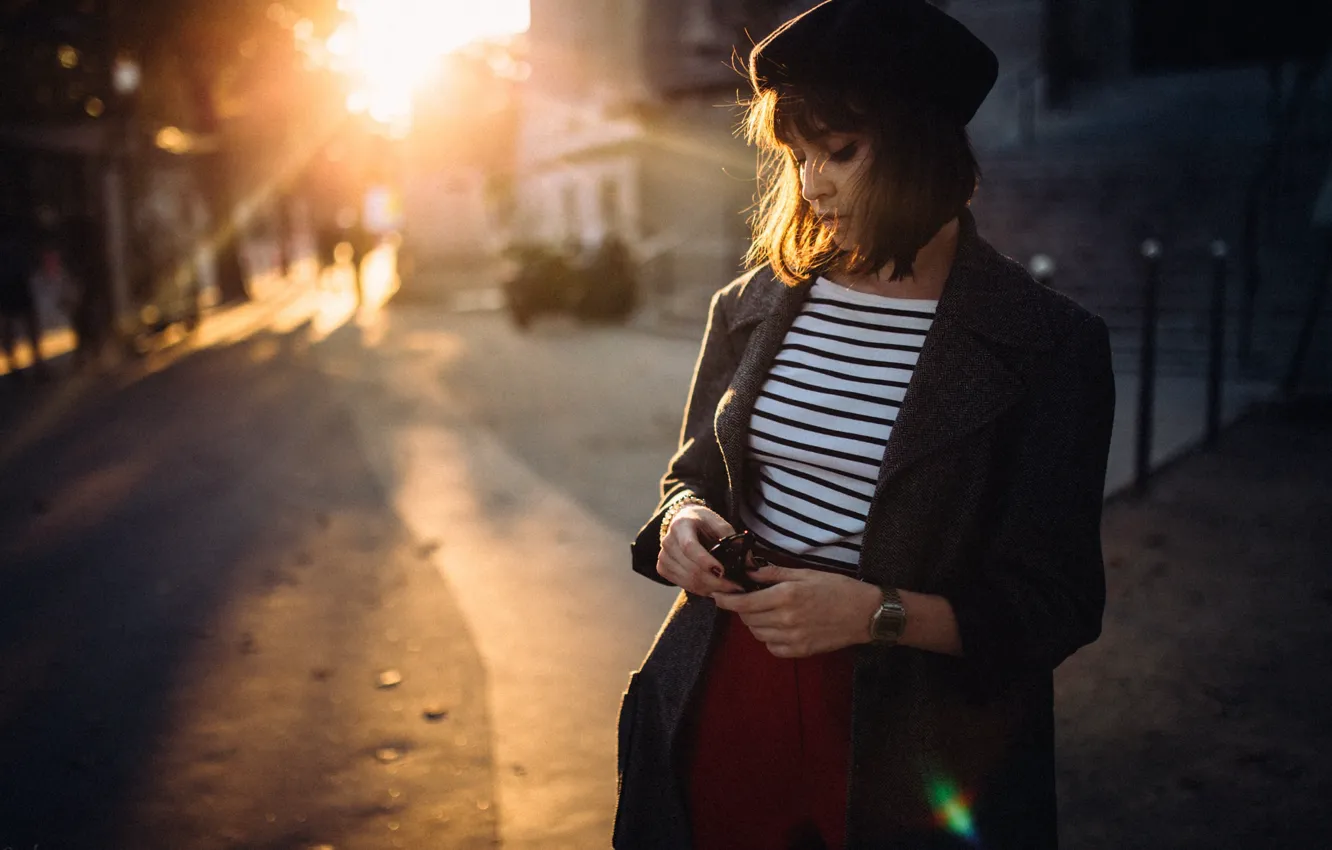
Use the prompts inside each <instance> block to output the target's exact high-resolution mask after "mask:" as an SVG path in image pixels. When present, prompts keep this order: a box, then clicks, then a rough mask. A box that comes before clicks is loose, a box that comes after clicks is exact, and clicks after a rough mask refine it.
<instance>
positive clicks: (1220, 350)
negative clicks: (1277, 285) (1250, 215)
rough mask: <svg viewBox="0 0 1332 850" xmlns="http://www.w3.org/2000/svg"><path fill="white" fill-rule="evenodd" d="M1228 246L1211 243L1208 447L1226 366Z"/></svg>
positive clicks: (1216, 425) (1216, 433) (1215, 432)
mask: <svg viewBox="0 0 1332 850" xmlns="http://www.w3.org/2000/svg"><path fill="white" fill-rule="evenodd" d="M1229 254H1230V249H1229V247H1228V246H1227V245H1226V243H1225V242H1223V241H1222V240H1220V239H1217V240H1215V241H1213V242H1212V321H1211V333H1210V341H1209V345H1208V352H1207V436H1206V445H1207V447H1208V448H1211V447H1212V446H1215V445H1216V441H1217V439H1218V438H1219V437H1220V436H1221V402H1222V398H1221V394H1222V391H1223V389H1224V386H1225V368H1226V271H1227V262H1226V260H1227V257H1228V256H1229Z"/></svg>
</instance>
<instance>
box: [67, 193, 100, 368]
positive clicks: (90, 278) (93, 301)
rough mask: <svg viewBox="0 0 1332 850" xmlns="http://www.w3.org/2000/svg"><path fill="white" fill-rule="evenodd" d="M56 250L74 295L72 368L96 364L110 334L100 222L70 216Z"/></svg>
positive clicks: (89, 216)
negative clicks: (74, 340)
mask: <svg viewBox="0 0 1332 850" xmlns="http://www.w3.org/2000/svg"><path fill="white" fill-rule="evenodd" d="M59 250H60V256H61V258H62V261H63V262H64V264H65V267H66V268H68V269H69V273H70V276H71V277H72V278H73V280H74V284H75V289H76V292H77V295H76V297H75V299H74V310H73V315H72V316H71V319H72V325H73V328H74V335H75V337H76V342H75V348H74V364H75V365H76V366H83V365H85V364H88V363H92V364H96V363H98V362H100V360H101V358H102V354H103V352H104V350H105V347H106V343H107V340H108V337H109V335H110V331H111V304H110V286H111V281H110V270H109V269H108V268H107V262H106V242H105V232H104V229H103V224H102V222H101V221H100V220H98V219H96V218H94V217H93V216H91V215H86V214H81V215H75V216H72V217H71V218H69V219H68V220H67V221H66V222H65V224H64V227H63V228H62V233H61V239H60V243H59Z"/></svg>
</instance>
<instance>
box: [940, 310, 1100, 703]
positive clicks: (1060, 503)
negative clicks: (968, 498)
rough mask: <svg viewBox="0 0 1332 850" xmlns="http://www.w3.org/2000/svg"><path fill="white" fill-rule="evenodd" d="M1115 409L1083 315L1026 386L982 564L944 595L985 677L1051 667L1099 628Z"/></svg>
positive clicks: (968, 654)
mask: <svg viewBox="0 0 1332 850" xmlns="http://www.w3.org/2000/svg"><path fill="white" fill-rule="evenodd" d="M1114 410H1115V381H1114V372H1113V370H1112V367H1111V362H1110V341H1109V334H1108V332H1107V330H1106V326H1105V322H1104V321H1102V320H1101V319H1100V318H1099V317H1096V316H1089V317H1088V318H1087V319H1086V320H1085V321H1084V322H1083V323H1081V324H1080V325H1079V326H1078V327H1076V328H1075V329H1074V330H1073V331H1072V332H1071V333H1070V334H1069V335H1068V337H1067V338H1066V339H1065V340H1064V342H1063V343H1062V344H1061V346H1060V347H1059V348H1058V349H1057V350H1056V351H1055V352H1054V355H1053V361H1052V363H1051V365H1050V367H1049V368H1048V369H1047V370H1046V372H1045V375H1044V378H1043V379H1042V380H1041V381H1040V382H1039V384H1038V385H1037V386H1036V387H1034V388H1033V390H1032V399H1031V403H1030V405H1029V406H1028V408H1027V419H1026V421H1025V423H1024V425H1023V427H1022V433H1021V436H1020V437H1019V438H1018V456H1017V459H1016V467H1015V471H1014V474H1013V478H1012V481H1011V483H1010V486H1009V488H1008V491H1007V492H1006V493H1005V495H1004V498H1003V499H1002V502H1001V505H1000V508H999V511H1000V513H999V517H998V520H997V525H996V532H995V534H994V536H993V537H992V538H991V543H990V545H989V546H988V547H987V548H986V550H985V552H984V555H983V558H982V561H981V563H980V564H979V568H978V570H977V571H976V572H974V573H972V574H970V575H968V577H967V579H966V582H965V584H964V585H963V586H960V587H959V588H957V589H956V590H955V591H954V592H952V593H949V594H947V595H948V597H949V599H950V601H951V602H952V605H953V611H954V614H955V615H956V618H957V624H958V631H959V633H960V636H961V640H962V647H963V653H964V655H965V658H966V664H967V666H968V667H970V668H971V669H972V670H973V671H974V672H975V673H976V674H977V675H978V676H979V677H980V678H981V680H982V681H984V682H988V683H989V684H991V685H995V686H1002V685H1003V684H1005V683H1006V682H1009V681H1012V680H1013V679H1015V678H1020V677H1022V676H1024V675H1026V674H1030V673H1034V672H1036V671H1037V670H1044V671H1050V670H1053V669H1054V668H1055V667H1056V666H1057V665H1058V664H1059V663H1060V662H1062V661H1063V660H1064V659H1065V658H1067V657H1068V656H1069V655H1072V654H1073V652H1074V651H1076V650H1077V649H1078V648H1079V647H1081V646H1084V645H1086V644H1088V643H1091V642H1092V641H1094V640H1096V638H1097V637H1098V636H1099V635H1100V633H1101V616H1102V613H1103V611H1104V609H1105V566H1104V562H1103V559H1102V552H1101V506H1102V503H1103V501H1104V495H1103V494H1104V489H1105V471H1106V461H1107V457H1108V454H1109V448H1110V432H1111V427H1112V425H1113V422H1114Z"/></svg>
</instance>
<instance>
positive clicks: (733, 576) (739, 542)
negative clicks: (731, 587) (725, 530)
mask: <svg viewBox="0 0 1332 850" xmlns="http://www.w3.org/2000/svg"><path fill="white" fill-rule="evenodd" d="M753 550H754V536H753V535H751V534H750V533H749V532H748V531H739V532H736V533H735V534H728V535H727V536H725V537H723V538H722V539H720V540H718V541H717V542H716V543H714V544H712V546H711V547H709V548H708V554H709V555H711V556H712V557H714V558H716V559H717V562H718V563H720V564H721V565H722V577H723V578H725V579H726V580H728V581H733V582H735V583H736V584H738V585H740V587H742V588H744V590H745V592H746V593H748V592H749V591H751V590H760V589H762V588H764V587H767V585H766V584H763V583H762V582H758V581H755V580H754V579H753V578H752V577H751V576H750V575H749V563H748V561H749V553H750V552H752V551H753Z"/></svg>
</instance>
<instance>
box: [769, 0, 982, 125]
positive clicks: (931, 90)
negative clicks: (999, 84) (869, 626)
mask: <svg viewBox="0 0 1332 850" xmlns="http://www.w3.org/2000/svg"><path fill="white" fill-rule="evenodd" d="M998 76H999V60H998V58H997V57H996V56H995V55H994V51H992V50H990V48H989V47H987V46H986V45H985V43H984V42H983V41H981V40H980V39H979V38H976V36H975V35H973V34H972V33H971V31H970V30H968V29H967V28H966V27H965V26H963V25H962V24H961V23H959V22H958V21H957V20H955V19H954V18H951V17H949V16H948V15H947V14H945V13H944V12H943V11H942V10H940V9H938V8H936V7H935V6H932V5H931V4H929V3H927V2H925V0H824V2H822V3H820V4H819V5H817V6H815V7H814V8H812V9H810V10H809V11H807V12H805V13H804V14H802V15H798V16H796V17H795V18H792V19H791V20H789V21H787V22H786V23H785V24H782V25H781V26H780V27H778V28H777V30H776V31H775V32H773V33H772V34H771V35H769V36H768V37H767V38H765V39H763V41H761V42H759V43H758V45H756V46H755V47H754V50H753V51H752V52H751V53H750V54H749V79H750V82H751V83H752V84H753V86H754V89H755V91H760V90H762V89H767V88H777V87H781V86H783V85H788V84H795V85H797V86H799V85H802V84H814V85H819V86H821V87H825V88H829V89H832V90H841V89H843V88H845V87H846V84H847V83H848V82H850V83H851V87H852V88H853V89H858V90H864V89H865V88H866V87H871V88H874V89H888V90H891V92H892V93H893V94H895V95H898V96H901V97H904V98H906V99H908V100H913V101H917V102H926V103H932V104H935V105H936V106H938V107H939V108H941V109H942V110H944V111H945V113H946V114H948V115H949V116H952V117H953V118H955V119H957V120H958V121H960V122H961V124H962V125H963V126H965V125H966V123H967V122H968V121H970V120H971V119H972V117H973V116H974V115H975V114H976V110H977V109H979V108H980V105H981V103H982V102H983V101H984V100H985V96H986V95H988V94H989V93H990V89H991V88H993V87H994V81H995V79H996V78H997V77H998ZM852 81H854V82H852Z"/></svg>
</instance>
